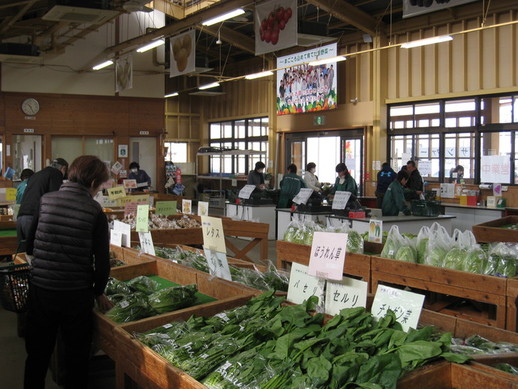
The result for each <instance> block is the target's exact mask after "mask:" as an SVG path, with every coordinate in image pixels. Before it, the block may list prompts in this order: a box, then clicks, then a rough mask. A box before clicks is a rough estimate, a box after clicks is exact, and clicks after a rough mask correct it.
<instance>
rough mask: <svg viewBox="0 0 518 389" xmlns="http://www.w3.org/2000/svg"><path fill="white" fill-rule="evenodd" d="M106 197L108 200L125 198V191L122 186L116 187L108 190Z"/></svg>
mask: <svg viewBox="0 0 518 389" xmlns="http://www.w3.org/2000/svg"><path fill="white" fill-rule="evenodd" d="M107 191H108V197H109V198H110V200H117V199H120V198H122V197H125V196H126V191H125V190H124V187H123V186H116V187H115V188H108V189H107Z"/></svg>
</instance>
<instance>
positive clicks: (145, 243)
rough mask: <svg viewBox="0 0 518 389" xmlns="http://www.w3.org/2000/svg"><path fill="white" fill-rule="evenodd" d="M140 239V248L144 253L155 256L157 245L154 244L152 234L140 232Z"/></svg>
mask: <svg viewBox="0 0 518 389" xmlns="http://www.w3.org/2000/svg"><path fill="white" fill-rule="evenodd" d="M138 238H139V240H140V247H141V250H142V252H143V253H146V254H150V255H155V245H154V244H153V237H152V236H151V232H149V231H148V232H139V233H138Z"/></svg>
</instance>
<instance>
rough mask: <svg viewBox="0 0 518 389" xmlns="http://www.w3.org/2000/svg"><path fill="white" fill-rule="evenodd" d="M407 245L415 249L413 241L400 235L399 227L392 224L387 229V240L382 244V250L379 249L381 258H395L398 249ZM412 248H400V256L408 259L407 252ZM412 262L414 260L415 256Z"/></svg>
mask: <svg viewBox="0 0 518 389" xmlns="http://www.w3.org/2000/svg"><path fill="white" fill-rule="evenodd" d="M407 246H408V247H411V248H412V249H413V250H414V251H415V249H414V247H413V242H412V241H411V240H410V239H408V238H407V237H405V236H403V235H401V234H400V232H399V227H398V226H395V225H394V226H392V227H391V228H390V230H389V233H388V236H387V241H386V242H385V246H383V250H382V251H381V254H380V255H381V257H383V258H390V259H397V258H396V254H397V253H398V250H399V249H400V248H402V247H407ZM412 249H410V250H408V249H405V250H402V252H401V253H400V258H405V259H409V258H410V256H409V252H412ZM414 256H415V253H414ZM412 262H415V258H414V260H413V261H412Z"/></svg>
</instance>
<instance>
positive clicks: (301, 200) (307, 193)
mask: <svg viewBox="0 0 518 389" xmlns="http://www.w3.org/2000/svg"><path fill="white" fill-rule="evenodd" d="M312 194H313V189H311V188H301V189H300V192H299V193H297V195H296V196H295V197H294V198H293V202H294V203H295V204H306V203H307V202H308V200H309V198H310V197H311V195H312Z"/></svg>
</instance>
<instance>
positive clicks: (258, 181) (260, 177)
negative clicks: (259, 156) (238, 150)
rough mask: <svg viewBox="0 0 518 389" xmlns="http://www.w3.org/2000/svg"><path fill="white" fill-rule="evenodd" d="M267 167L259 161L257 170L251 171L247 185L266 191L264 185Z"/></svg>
mask: <svg viewBox="0 0 518 389" xmlns="http://www.w3.org/2000/svg"><path fill="white" fill-rule="evenodd" d="M265 167H266V165H265V164H264V163H263V162H261V161H258V162H256V163H255V169H254V170H250V173H248V177H247V179H246V183H247V184H248V185H255V188H256V189H259V190H264V189H266V185H265V184H264V168H265Z"/></svg>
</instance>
